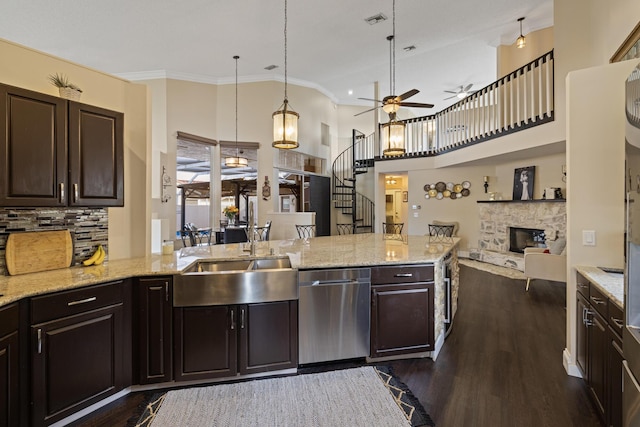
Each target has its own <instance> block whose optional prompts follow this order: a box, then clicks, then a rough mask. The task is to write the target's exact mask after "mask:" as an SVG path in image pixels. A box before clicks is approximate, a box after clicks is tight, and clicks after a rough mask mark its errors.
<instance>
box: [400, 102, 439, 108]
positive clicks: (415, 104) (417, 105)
mask: <svg viewBox="0 0 640 427" xmlns="http://www.w3.org/2000/svg"><path fill="white" fill-rule="evenodd" d="M398 105H400V106H402V107H413V108H433V104H423V103H422V102H400V103H399V104H398Z"/></svg>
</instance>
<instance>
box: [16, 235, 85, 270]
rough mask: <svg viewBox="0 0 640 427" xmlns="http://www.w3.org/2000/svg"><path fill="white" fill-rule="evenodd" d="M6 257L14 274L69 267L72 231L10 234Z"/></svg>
mask: <svg viewBox="0 0 640 427" xmlns="http://www.w3.org/2000/svg"><path fill="white" fill-rule="evenodd" d="M5 256H6V260H7V271H8V272H9V274H11V275H15V274H25V273H35V272H36V271H47V270H55V269H58V268H66V267H69V266H70V265H71V261H72V260H73V241H72V240H71V233H69V230H58V231H28V232H22V233H11V234H9V237H8V238H7V244H6V254H5Z"/></svg>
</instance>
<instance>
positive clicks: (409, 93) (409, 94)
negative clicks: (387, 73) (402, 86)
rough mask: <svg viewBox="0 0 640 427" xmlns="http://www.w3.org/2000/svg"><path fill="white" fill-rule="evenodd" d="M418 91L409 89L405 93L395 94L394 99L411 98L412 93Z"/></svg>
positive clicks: (417, 91)
mask: <svg viewBox="0 0 640 427" xmlns="http://www.w3.org/2000/svg"><path fill="white" fill-rule="evenodd" d="M419 92H420V91H419V90H418V89H411V90H410V91H407V92H405V93H403V94H402V95H398V96H396V100H397V101H404V100H405V99H407V98H411V97H412V96H413V95H415V94H417V93H419Z"/></svg>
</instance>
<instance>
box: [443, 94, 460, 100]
mask: <svg viewBox="0 0 640 427" xmlns="http://www.w3.org/2000/svg"><path fill="white" fill-rule="evenodd" d="M451 93H453V92H451ZM457 97H458V95H453V96H450V97H448V98H445V99H444V101H446V100H447V99H451V98H457Z"/></svg>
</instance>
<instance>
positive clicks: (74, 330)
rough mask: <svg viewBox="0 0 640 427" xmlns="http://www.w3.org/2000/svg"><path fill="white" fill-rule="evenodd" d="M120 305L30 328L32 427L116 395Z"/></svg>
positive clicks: (121, 355)
mask: <svg viewBox="0 0 640 427" xmlns="http://www.w3.org/2000/svg"><path fill="white" fill-rule="evenodd" d="M122 313H123V307H122V304H117V305H114V306H110V307H106V308H102V309H97V310H93V311H90V312H85V313H82V314H77V315H74V316H69V317H65V318H62V319H59V320H53V321H50V322H47V323H43V324H38V325H33V326H32V327H31V335H32V338H31V339H32V343H33V344H32V355H33V356H32V368H31V372H32V388H31V393H32V396H31V399H32V400H31V405H32V423H33V425H36V426H39V425H48V424H51V423H53V422H55V421H59V420H60V419H62V418H64V417H66V416H68V415H71V414H72V413H75V412H77V411H78V410H80V409H82V408H85V407H87V406H89V405H91V404H93V403H96V402H97V401H99V400H102V399H104V398H106V397H108V396H110V395H112V394H114V393H116V392H118V391H120V390H122V389H123V388H124V387H125V386H126V384H125V381H126V380H125V379H124V378H123V372H124V369H123V365H124V362H125V357H126V356H125V355H124V352H125V351H124V349H125V343H124V340H123V338H122V337H123V328H124V325H123V320H122V318H123V316H122Z"/></svg>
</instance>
